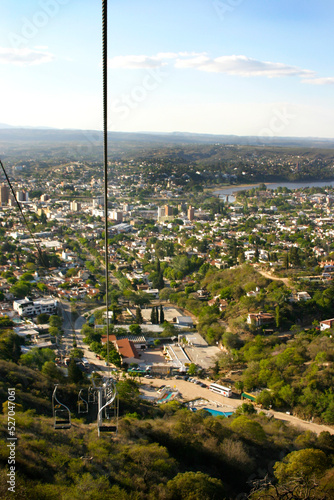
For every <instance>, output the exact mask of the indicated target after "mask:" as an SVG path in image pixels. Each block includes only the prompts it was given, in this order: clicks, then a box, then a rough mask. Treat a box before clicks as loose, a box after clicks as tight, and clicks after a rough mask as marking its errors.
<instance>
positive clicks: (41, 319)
mask: <svg viewBox="0 0 334 500" xmlns="http://www.w3.org/2000/svg"><path fill="white" fill-rule="evenodd" d="M49 318H50V315H49V314H46V313H41V314H39V315H38V316H37V317H36V323H37V325H45V324H46V323H48V322H49Z"/></svg>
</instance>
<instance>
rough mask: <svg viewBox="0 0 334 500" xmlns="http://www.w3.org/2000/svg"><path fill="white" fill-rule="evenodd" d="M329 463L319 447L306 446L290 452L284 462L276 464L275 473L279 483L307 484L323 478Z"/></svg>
mask: <svg viewBox="0 0 334 500" xmlns="http://www.w3.org/2000/svg"><path fill="white" fill-rule="evenodd" d="M328 466H329V463H328V459H327V456H326V454H325V453H324V452H323V451H321V450H317V449H313V448H306V449H303V450H299V451H293V452H292V453H289V454H288V455H287V456H286V457H285V458H284V459H283V460H282V462H276V464H275V465H274V474H275V477H276V479H277V480H278V482H279V484H281V485H282V484H286V483H290V482H296V484H303V486H307V485H309V484H311V482H313V481H314V480H315V479H319V478H321V477H322V476H323V475H324V473H325V471H326V469H327V468H328Z"/></svg>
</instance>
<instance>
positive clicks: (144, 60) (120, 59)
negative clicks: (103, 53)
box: [108, 52, 200, 69]
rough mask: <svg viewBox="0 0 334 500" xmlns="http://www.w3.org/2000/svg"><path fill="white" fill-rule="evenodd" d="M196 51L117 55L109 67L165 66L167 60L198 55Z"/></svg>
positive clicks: (110, 60)
mask: <svg viewBox="0 0 334 500" xmlns="http://www.w3.org/2000/svg"><path fill="white" fill-rule="evenodd" d="M199 55H200V54H198V53H196V52H159V53H158V54H157V55H155V56H145V55H139V56H138V55H137V56H136V55H129V56H115V57H113V58H111V59H109V61H108V66H109V68H113V69H142V68H157V67H161V66H165V65H166V64H167V63H166V62H165V60H166V59H167V60H173V59H174V60H176V59H178V58H181V57H196V56H199Z"/></svg>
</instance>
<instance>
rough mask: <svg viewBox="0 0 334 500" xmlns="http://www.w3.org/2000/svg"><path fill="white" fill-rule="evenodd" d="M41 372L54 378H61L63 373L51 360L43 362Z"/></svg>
mask: <svg viewBox="0 0 334 500" xmlns="http://www.w3.org/2000/svg"><path fill="white" fill-rule="evenodd" d="M42 373H43V375H47V376H48V377H50V378H52V379H55V380H62V379H63V374H62V373H61V371H60V370H59V368H58V367H57V366H56V364H55V363H54V362H53V361H46V362H45V363H44V365H43V366H42Z"/></svg>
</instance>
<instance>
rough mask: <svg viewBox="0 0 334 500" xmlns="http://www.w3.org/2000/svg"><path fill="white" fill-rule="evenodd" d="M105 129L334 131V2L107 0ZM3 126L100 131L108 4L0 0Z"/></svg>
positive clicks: (0, 115)
mask: <svg viewBox="0 0 334 500" xmlns="http://www.w3.org/2000/svg"><path fill="white" fill-rule="evenodd" d="M108 19H109V25H108V29H109V41H108V55H109V69H108V77H109V86H108V87H109V129H110V130H116V131H129V132H130V131H153V132H174V131H183V132H197V133H213V134H236V135H255V136H256V135H261V136H300V137H307V136H312V137H330V138H333V137H334V97H333V90H334V58H333V56H332V47H333V46H334V43H333V41H334V40H333V38H334V32H333V21H334V2H333V1H331V0H290V1H287V0H192V1H190V0H159V1H157V0H126V1H124V0H122V1H121V0H111V1H109V3H108ZM0 26H1V29H0V88H1V90H2V92H1V93H0V123H7V124H10V125H23V126H26V125H29V126H50V127H57V128H80V129H96V130H100V129H101V126H102V97H101V96H102V90H101V87H102V82H101V80H102V76H101V72H102V70H101V2H100V1H97V0H38V1H34V0H15V2H13V1H12V0H1V3H0Z"/></svg>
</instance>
